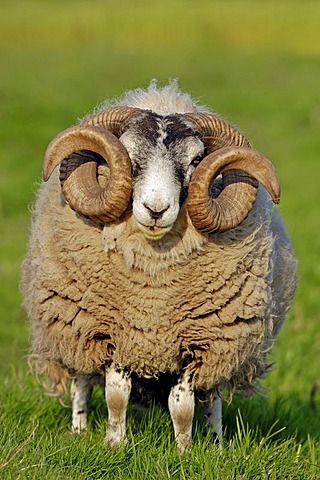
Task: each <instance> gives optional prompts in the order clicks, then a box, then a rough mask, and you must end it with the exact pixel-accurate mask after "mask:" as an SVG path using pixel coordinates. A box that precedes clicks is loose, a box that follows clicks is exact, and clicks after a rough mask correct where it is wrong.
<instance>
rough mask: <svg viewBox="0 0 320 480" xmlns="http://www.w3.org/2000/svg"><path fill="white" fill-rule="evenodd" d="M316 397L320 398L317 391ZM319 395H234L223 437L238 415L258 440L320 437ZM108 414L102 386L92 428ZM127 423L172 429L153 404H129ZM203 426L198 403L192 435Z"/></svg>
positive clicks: (141, 429)
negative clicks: (242, 396)
mask: <svg viewBox="0 0 320 480" xmlns="http://www.w3.org/2000/svg"><path fill="white" fill-rule="evenodd" d="M316 397H318V398H319V397H320V393H319V392H317V394H316ZM318 398H315V395H314V393H313V392H310V398H302V397H301V396H299V395H297V394H295V393H292V394H291V395H290V396H287V397H278V398H275V399H268V398H264V397H261V396H258V395H256V396H253V397H251V398H249V399H240V398H237V397H235V398H234V399H233V401H232V402H231V403H230V404H228V403H227V402H224V403H223V428H224V438H225V440H227V441H229V440H232V439H233V437H234V435H235V434H236V432H237V428H238V425H237V422H238V421H239V418H240V419H241V422H242V423H243V425H244V426H245V427H247V428H249V429H250V430H251V431H253V432H255V435H256V438H257V440H261V439H262V438H265V437H268V438H269V437H270V438H271V439H272V441H281V440H284V439H287V438H289V437H295V438H296V440H297V441H298V442H304V441H307V439H308V438H309V437H311V438H313V439H315V440H317V439H319V437H320V433H319V432H320V415H319V409H320V406H319V401H317V400H318ZM107 417H108V414H107V407H106V404H105V400H104V392H103V390H102V389H101V388H96V389H95V392H94V395H93V399H92V404H91V409H90V425H91V428H92V429H93V430H101V429H104V428H105V425H106V422H107ZM70 422H71V411H70ZM128 425H129V428H131V430H132V434H133V435H137V434H138V435H139V436H140V435H143V434H144V433H146V432H147V431H148V432H149V434H150V430H152V428H153V426H154V427H155V429H156V430H159V428H161V426H162V427H164V428H167V427H168V426H169V428H170V430H172V428H171V420H170V416H169V413H168V411H165V410H164V409H162V408H160V407H158V406H156V405H154V404H152V405H151V406H150V407H149V408H146V409H144V408H139V407H138V406H136V405H132V404H130V405H129V409H128ZM205 425H206V422H205V417H204V415H203V413H202V409H201V406H200V405H199V404H197V406H196V412H195V418H194V428H193V430H194V435H195V436H196V437H199V439H200V438H201V437H202V438H203V437H205V436H206V433H205ZM166 426H167V427H166ZM158 433H159V432H158ZM270 435H271V436H270Z"/></svg>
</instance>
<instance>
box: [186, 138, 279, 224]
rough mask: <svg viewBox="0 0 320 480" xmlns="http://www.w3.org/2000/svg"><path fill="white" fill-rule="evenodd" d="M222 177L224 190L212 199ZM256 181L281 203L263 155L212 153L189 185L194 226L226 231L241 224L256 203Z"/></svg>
mask: <svg viewBox="0 0 320 480" xmlns="http://www.w3.org/2000/svg"><path fill="white" fill-rule="evenodd" d="M226 173H228V176H227V177H226V176H225V174H226ZM220 174H223V180H222V191H221V192H220V194H219V195H218V197H217V198H213V197H211V196H210V193H209V192H210V187H211V185H212V182H213V181H214V179H215V178H217V176H218V175H220ZM254 179H255V180H257V181H259V182H260V183H261V184H262V185H263V186H264V187H265V188H266V189H267V191H268V192H269V194H270V196H271V198H272V200H273V201H274V202H275V203H279V200H280V184H279V181H278V177H277V174H276V171H275V168H274V166H273V164H272V163H271V162H270V160H268V159H267V158H266V157H265V156H264V155H262V153H260V152H258V151H256V150H253V149H251V148H247V147H225V148H221V149H219V150H217V151H215V152H213V153H211V154H209V155H208V156H207V157H206V158H205V159H204V160H202V162H201V163H200V164H199V165H198V167H197V168H196V169H195V171H194V172H193V174H192V177H191V181H190V184H189V193H188V200H187V208H188V212H189V215H190V218H191V221H192V223H193V225H194V226H195V227H196V228H197V229H198V230H200V231H203V232H216V231H219V232H223V231H226V230H229V229H231V228H234V227H236V226H237V225H239V224H240V223H241V222H242V221H243V220H244V219H245V218H246V217H247V215H248V213H249V212H250V210H251V208H252V206H253V205H254V202H255V200H256V191H257V186H256V182H255V181H254V183H253V180H254Z"/></svg>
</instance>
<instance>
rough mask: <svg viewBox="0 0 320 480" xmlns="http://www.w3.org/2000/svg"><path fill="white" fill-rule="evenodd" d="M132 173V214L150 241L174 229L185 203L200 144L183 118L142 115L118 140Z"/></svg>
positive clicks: (198, 155)
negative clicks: (125, 150)
mask: <svg viewBox="0 0 320 480" xmlns="http://www.w3.org/2000/svg"><path fill="white" fill-rule="evenodd" d="M120 140H121V142H122V143H123V145H124V146H125V147H126V149H127V151H128V153H129V156H130V159H131V163H132V175H133V197H132V198H133V216H134V218H135V220H136V223H137V226H138V227H139V228H140V230H141V231H142V232H143V234H144V235H145V237H146V238H147V239H149V240H159V239H161V238H162V237H163V236H164V235H165V234H166V233H167V232H169V231H170V230H171V228H172V226H173V225H174V223H175V221H176V219H177V217H178V215H179V211H180V207H181V205H182V204H183V202H184V201H185V199H186V197H187V192H188V184H189V180H190V177H191V174H192V172H193V170H194V169H195V165H196V164H197V163H198V162H199V161H200V160H201V159H202V158H203V155H204V144H203V143H202V141H201V140H200V135H199V133H198V132H197V130H196V129H195V127H194V125H192V124H191V122H189V121H188V120H187V119H183V118H181V116H179V115H169V116H164V117H162V116H160V115H157V114H154V113H151V112H144V113H142V114H141V115H139V116H138V117H137V118H135V119H134V120H133V121H132V122H131V123H130V124H129V126H128V128H127V129H126V131H125V133H124V134H123V135H122V136H121V137H120Z"/></svg>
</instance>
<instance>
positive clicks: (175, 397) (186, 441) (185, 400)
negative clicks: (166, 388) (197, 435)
mask: <svg viewBox="0 0 320 480" xmlns="http://www.w3.org/2000/svg"><path fill="white" fill-rule="evenodd" d="M168 404H169V411H170V415H171V419H172V423H173V429H174V435H175V438H176V442H177V447H178V450H179V452H180V453H183V452H184V451H185V449H186V448H187V447H188V446H189V445H191V438H192V421H193V414H194V405H195V400H194V389H193V381H192V378H191V377H190V376H182V377H181V378H180V379H179V381H178V383H177V384H176V385H174V386H173V387H172V388H171V391H170V395H169V401H168Z"/></svg>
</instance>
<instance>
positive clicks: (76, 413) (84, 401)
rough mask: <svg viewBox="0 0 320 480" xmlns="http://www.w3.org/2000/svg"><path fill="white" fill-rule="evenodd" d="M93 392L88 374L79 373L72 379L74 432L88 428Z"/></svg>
mask: <svg viewBox="0 0 320 480" xmlns="http://www.w3.org/2000/svg"><path fill="white" fill-rule="evenodd" d="M91 393H92V383H91V380H90V377H89V376H88V375H78V376H77V377H76V378H74V379H73V380H72V383H71V402H72V431H73V432H74V433H80V432H81V431H83V430H86V429H87V424H88V408H89V403H90V398H91Z"/></svg>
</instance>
